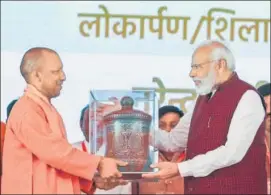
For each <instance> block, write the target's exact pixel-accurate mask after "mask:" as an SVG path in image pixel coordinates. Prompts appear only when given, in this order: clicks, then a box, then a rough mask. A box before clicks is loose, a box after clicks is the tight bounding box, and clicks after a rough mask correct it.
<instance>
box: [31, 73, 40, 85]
mask: <svg viewBox="0 0 271 195" xmlns="http://www.w3.org/2000/svg"><path fill="white" fill-rule="evenodd" d="M31 76H32V77H33V78H34V79H35V80H36V81H38V82H41V81H42V75H41V73H40V72H39V71H36V70H33V72H32V75H31Z"/></svg>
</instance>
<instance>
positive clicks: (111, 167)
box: [98, 157, 128, 179]
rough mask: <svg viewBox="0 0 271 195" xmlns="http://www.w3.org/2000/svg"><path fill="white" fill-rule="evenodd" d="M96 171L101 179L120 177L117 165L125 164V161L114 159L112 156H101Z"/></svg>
mask: <svg viewBox="0 0 271 195" xmlns="http://www.w3.org/2000/svg"><path fill="white" fill-rule="evenodd" d="M101 158H102V159H101V160H100V163H99V166H98V172H99V174H100V177H101V178H103V179H111V178H120V177H121V176H122V174H121V172H120V171H119V170H118V166H127V165H128V163H127V162H123V161H120V160H116V159H113V158H106V157H101Z"/></svg>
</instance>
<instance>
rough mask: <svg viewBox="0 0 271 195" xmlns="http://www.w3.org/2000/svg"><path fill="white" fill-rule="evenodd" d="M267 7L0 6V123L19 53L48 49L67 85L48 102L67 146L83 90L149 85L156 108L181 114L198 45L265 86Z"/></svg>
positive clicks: (15, 80)
mask: <svg viewBox="0 0 271 195" xmlns="http://www.w3.org/2000/svg"><path fill="white" fill-rule="evenodd" d="M269 5H270V3H269V2H218V1H217V2H215V1H212V2H195V1H193V2H183V1H182V2H166V1H165V2H162V1H159V2H158V1H157V2H103V1H95V2H71V1H70V2H7V1H6V2H1V6H2V8H3V9H2V13H1V34H2V39H1V42H2V43H1V121H5V120H6V107H7V105H8V104H9V102H11V101H12V100H13V99H15V98H18V97H19V96H21V95H22V93H23V89H24V87H25V82H24V80H23V78H22V76H21V75H20V71H19V66H20V62H21V59H22V56H23V54H24V52H25V51H26V50H28V49H29V48H31V47H36V46H43V47H49V48H52V49H54V50H56V51H57V52H58V53H59V55H60V57H61V59H62V62H63V65H64V71H65V73H66V76H67V80H66V82H65V83H64V86H63V90H62V92H61V95H60V96H59V97H58V98H56V99H54V100H53V103H54V105H55V106H56V108H57V109H58V110H59V112H60V113H61V115H62V116H63V119H64V122H65V125H66V128H67V133H68V139H69V141H70V142H71V143H73V142H77V141H79V140H82V139H83V136H82V134H81V132H80V126H79V118H80V112H81V109H83V107H84V106H85V105H86V104H88V102H89V91H90V90H91V89H146V88H155V89H156V92H157V95H158V97H159V104H160V106H162V105H166V104H173V105H176V106H178V107H180V108H181V109H183V110H184V111H186V108H187V104H189V103H191V101H193V100H194V99H195V98H196V93H195V90H194V84H193V82H192V81H191V78H189V71H190V68H191V56H192V53H193V51H194V49H195V48H196V47H197V45H198V44H199V43H200V42H202V41H203V40H207V39H216V40H219V41H222V42H225V43H226V44H227V45H228V46H229V48H230V49H231V50H232V52H233V53H234V56H235V58H236V67H237V73H238V74H239V76H240V77H241V78H242V79H244V80H245V81H247V82H249V83H251V84H252V85H254V86H255V85H256V84H257V83H258V82H270V6H269Z"/></svg>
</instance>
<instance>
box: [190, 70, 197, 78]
mask: <svg viewBox="0 0 271 195" xmlns="http://www.w3.org/2000/svg"><path fill="white" fill-rule="evenodd" d="M189 76H190V77H191V78H194V77H196V72H195V71H194V69H191V70H190V73H189Z"/></svg>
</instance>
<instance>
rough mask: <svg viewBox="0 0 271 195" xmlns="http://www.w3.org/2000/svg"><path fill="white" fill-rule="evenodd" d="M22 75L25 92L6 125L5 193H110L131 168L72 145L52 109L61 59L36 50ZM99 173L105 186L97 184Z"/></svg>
mask: <svg viewBox="0 0 271 195" xmlns="http://www.w3.org/2000/svg"><path fill="white" fill-rule="evenodd" d="M20 71H21V74H22V76H23V77H24V79H25V81H26V82H27V87H26V89H25V91H24V94H23V96H22V97H21V98H19V100H18V101H17V102H16V104H15V105H14V107H13V109H12V112H11V113H10V116H9V120H8V122H7V131H6V136H5V142H4V144H5V147H4V151H3V175H2V186H1V187H2V189H1V193H2V194H80V192H81V190H83V191H84V192H86V193H88V194H91V193H92V192H93V191H94V190H95V186H96V187H98V188H102V189H103V188H107V187H106V184H107V183H106V181H107V180H109V179H110V180H113V179H114V178H116V177H121V173H120V172H119V171H118V169H117V167H118V166H126V164H127V163H124V162H121V161H117V160H114V159H110V158H104V157H101V156H94V155H90V154H87V153H86V152H82V151H80V150H78V149H75V148H73V147H72V145H71V144H69V143H68V141H67V137H66V131H65V127H64V124H63V120H62V118H61V116H60V114H59V113H58V111H57V110H56V109H55V107H54V106H53V105H52V104H51V99H52V98H54V97H57V96H58V95H59V94H60V91H61V89H62V84H63V82H64V81H65V79H66V76H65V73H64V71H63V65H62V62H61V60H60V57H59V56H58V54H57V53H56V52H55V51H54V50H51V49H49V48H32V49H30V50H28V51H27V52H26V53H25V55H24V56H23V59H22V62H21V66H20ZM96 170H98V172H99V174H100V177H101V178H102V180H104V181H105V182H98V183H95V180H94V174H95V172H96ZM112 183H114V182H111V185H112ZM116 183H117V182H116Z"/></svg>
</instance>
